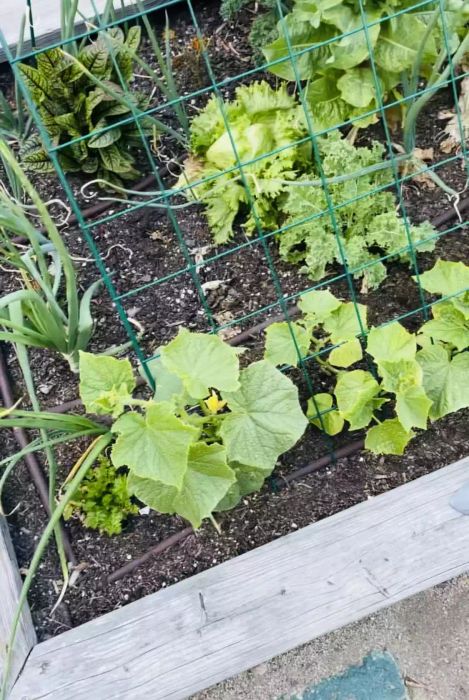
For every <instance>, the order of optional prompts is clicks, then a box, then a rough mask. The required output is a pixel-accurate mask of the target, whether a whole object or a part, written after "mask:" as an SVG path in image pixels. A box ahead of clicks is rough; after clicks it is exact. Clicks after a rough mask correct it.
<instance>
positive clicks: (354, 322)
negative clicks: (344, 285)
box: [324, 301, 367, 345]
mask: <svg viewBox="0 0 469 700" xmlns="http://www.w3.org/2000/svg"><path fill="white" fill-rule="evenodd" d="M366 316H367V308H366V306H364V305H363V304H355V303H354V302H353V301H349V302H347V303H345V304H341V305H340V306H339V307H338V308H337V309H335V310H334V311H332V312H331V313H330V314H329V316H328V317H327V318H326V319H325V321H324V330H325V331H326V333H329V335H330V338H331V342H332V343H334V345H335V344H337V343H342V342H343V341H344V340H351V339H352V338H354V337H355V336H357V335H358V334H359V333H361V331H362V328H363V330H366Z"/></svg>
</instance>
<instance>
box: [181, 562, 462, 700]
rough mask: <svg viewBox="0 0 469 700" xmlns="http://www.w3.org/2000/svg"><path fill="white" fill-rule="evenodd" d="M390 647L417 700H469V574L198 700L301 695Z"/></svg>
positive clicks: (256, 699) (260, 699)
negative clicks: (374, 652)
mask: <svg viewBox="0 0 469 700" xmlns="http://www.w3.org/2000/svg"><path fill="white" fill-rule="evenodd" d="M384 650H387V651H389V652H390V653H391V654H392V655H393V657H394V658H395V659H396V661H397V663H398V665H399V668H400V671H401V674H402V676H403V677H404V679H405V683H406V687H407V692H408V695H409V698H410V699H411V700H469V576H464V577H460V578H458V579H455V580H453V581H451V582H450V583H446V584H443V585H441V586H438V587H436V588H432V589H430V590H428V591H426V592H424V593H421V594H419V595H417V596H414V597H413V598H409V599H408V600H405V601H403V602H402V603H398V604H397V605H394V606H392V607H391V608H388V609H386V610H383V611H381V612H379V613H376V614H375V615H372V616H370V617H368V618H365V619H364V620H362V621H361V622H358V623H355V624H353V625H350V626H348V627H345V628H343V629H342V630H338V631H337V632H333V633H332V634H329V635H326V636H325V637H322V638H320V639H316V640H314V641H313V642H311V643H309V644H305V645H304V646H302V647H299V648H298V649H295V650H293V651H290V652H288V653H287V654H284V655H282V656H279V657H277V658H275V659H273V660H272V661H270V662H268V663H265V664H262V665H261V666H257V667H256V668H254V669H252V670H251V671H248V672H246V673H243V674H241V675H240V676H237V677H236V678H234V679H232V680H230V681H227V682H225V683H222V684H220V685H218V686H216V687H214V688H212V689H211V690H207V691H204V692H203V693H198V694H197V695H195V696H193V700H270V699H272V700H274V699H275V698H279V697H283V698H285V697H287V698H289V697H290V696H292V695H299V696H300V697H301V695H302V694H303V693H304V691H305V688H307V687H309V686H311V685H314V684H316V683H318V682H319V681H321V680H323V679H325V678H329V677H330V676H334V675H337V674H340V673H343V672H344V671H345V670H346V669H347V668H348V667H349V666H351V665H356V664H360V663H361V662H362V660H363V659H364V657H366V656H367V655H368V654H369V653H370V652H371V651H384ZM337 700H342V699H341V698H338V699H337ZM376 700H380V699H379V698H376Z"/></svg>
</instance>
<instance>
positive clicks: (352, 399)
mask: <svg viewBox="0 0 469 700" xmlns="http://www.w3.org/2000/svg"><path fill="white" fill-rule="evenodd" d="M419 280H420V283H421V285H422V287H423V288H424V289H425V290H427V291H428V292H430V293H432V294H437V295H441V296H445V297H448V298H447V299H446V298H445V299H444V300H443V301H439V302H437V303H435V304H434V305H433V306H432V314H433V319H432V320H430V321H427V322H426V323H424V324H423V325H422V326H421V328H420V330H419V332H418V333H410V332H409V331H407V330H406V329H405V328H404V327H403V326H402V325H401V324H400V323H398V322H394V323H391V324H388V325H385V326H381V327H378V328H371V330H370V331H369V332H368V334H367V336H366V343H365V340H363V345H364V347H366V353H367V355H368V356H369V358H371V360H372V361H373V363H374V369H373V372H371V371H369V370H365V369H362V368H358V369H350V371H345V369H346V368H347V369H348V368H350V367H352V366H353V365H355V364H356V363H357V362H359V361H360V360H362V359H363V350H362V347H361V343H360V342H359V340H358V338H357V337H356V336H358V335H362V336H364V331H366V308H365V307H362V306H360V305H358V309H357V311H358V313H359V314H360V317H361V323H359V322H358V318H357V314H356V312H355V309H354V308H353V305H352V304H350V303H343V302H341V301H339V300H338V299H336V298H335V297H334V296H333V295H332V294H331V293H330V292H328V291H326V290H324V291H312V292H309V293H307V294H305V295H304V296H303V298H302V300H301V303H300V308H301V310H302V311H303V314H304V316H303V318H302V319H301V320H300V321H298V322H295V323H294V324H290V327H289V326H288V324H287V323H282V324H272V326H270V327H269V328H268V329H267V342H266V353H265V357H266V359H267V360H268V361H270V362H272V363H273V364H276V365H279V364H286V363H289V364H296V363H297V362H298V353H297V350H296V348H295V345H294V344H293V342H292V335H291V334H292V333H293V334H294V336H295V339H296V345H297V347H298V349H299V350H300V352H301V354H302V355H303V356H305V355H307V354H308V352H309V351H310V348H311V347H312V350H314V351H316V352H317V351H321V350H323V352H322V353H321V357H320V358H319V361H320V364H322V365H323V367H324V369H325V370H326V371H328V372H333V373H334V374H336V375H337V380H336V383H335V388H334V390H333V392H331V393H327V392H322V393H319V394H315V395H314V396H313V397H312V398H311V399H310V400H309V402H308V412H307V414H308V417H309V419H310V421H311V423H312V424H313V425H315V426H317V427H318V428H320V429H322V430H324V431H325V432H326V433H328V434H329V435H335V434H337V433H339V432H341V431H342V429H343V428H344V425H345V424H346V423H347V424H348V429H349V430H360V429H366V428H367V434H366V440H365V447H366V448H367V449H369V450H371V451H372V452H375V453H377V454H402V453H403V451H404V449H405V447H406V446H407V444H408V443H409V441H410V440H411V439H412V438H413V437H414V435H415V432H414V429H416V428H418V429H423V430H424V429H426V428H427V425H428V420H432V421H434V420H437V419H438V418H442V417H443V416H446V415H448V414H449V413H453V412H455V411H458V410H460V409H462V408H466V407H468V406H469V394H468V392H467V386H468V384H469V291H468V290H469V267H468V266H466V265H464V263H462V262H458V263H454V262H448V261H444V260H438V261H437V263H436V264H435V266H434V267H433V268H432V269H431V270H429V271H428V272H425V273H424V274H422V275H421V276H420V278H419ZM287 334H288V336H289V337H288V338H287ZM328 347H330V348H331V351H330V352H327V348H328ZM326 355H327V360H324V359H323V358H324V357H326ZM384 406H385V408H384V411H385V412H386V413H387V414H390V413H391V414H392V416H391V417H386V418H385V419H383V418H382V416H381V409H382V408H383V407H384ZM370 426H371V427H370Z"/></svg>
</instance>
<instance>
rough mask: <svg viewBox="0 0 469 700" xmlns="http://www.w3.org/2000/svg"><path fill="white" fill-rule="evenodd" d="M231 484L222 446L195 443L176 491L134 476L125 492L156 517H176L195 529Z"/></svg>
mask: <svg viewBox="0 0 469 700" xmlns="http://www.w3.org/2000/svg"><path fill="white" fill-rule="evenodd" d="M235 481H236V477H235V473H234V471H233V470H232V469H231V468H230V467H229V466H228V465H227V462H226V450H225V448H224V447H223V445H218V444H213V445H206V444H205V443H204V442H196V443H194V444H192V445H191V446H190V449H189V459H188V466H187V471H186V473H185V475H184V480H183V482H182V485H181V488H180V489H177V488H175V487H174V486H169V485H167V484H163V483H161V482H160V481H156V480H155V479H144V478H141V477H139V476H136V474H135V473H134V472H130V474H129V478H128V488H129V491H130V492H131V493H133V494H134V495H135V496H137V498H139V499H140V500H141V501H143V503H146V504H147V505H149V506H150V508H153V509H154V510H156V511H158V512H159V513H176V514H177V515H180V516H181V517H183V518H186V520H188V521H189V522H190V523H191V525H192V526H193V527H194V528H198V527H200V525H201V523H202V520H203V519H204V518H208V517H209V516H210V515H211V514H212V512H213V511H214V510H215V509H216V507H217V504H218V503H219V502H220V501H221V500H222V498H223V497H224V496H225V494H226V493H227V491H228V490H229V489H230V487H231V486H232V485H233V484H234V483H235Z"/></svg>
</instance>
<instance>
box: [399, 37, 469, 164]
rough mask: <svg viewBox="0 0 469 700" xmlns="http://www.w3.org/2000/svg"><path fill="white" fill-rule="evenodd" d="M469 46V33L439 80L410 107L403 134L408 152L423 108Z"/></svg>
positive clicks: (412, 144) (412, 143)
mask: <svg viewBox="0 0 469 700" xmlns="http://www.w3.org/2000/svg"><path fill="white" fill-rule="evenodd" d="M468 48H469V33H468V34H466V36H465V37H464V39H463V40H462V41H461V43H460V44H459V46H458V49H457V50H456V52H455V53H454V54H453V56H452V59H451V60H450V62H449V63H448V65H447V66H446V68H445V69H444V71H443V72H442V73H440V75H439V79H437V82H435V83H433V84H432V85H431V89H430V90H427V92H425V93H424V94H423V95H420V97H419V98H418V99H417V100H415V102H413V104H412V105H411V106H410V107H409V110H408V112H407V117H406V120H405V125H404V136H403V140H404V149H405V151H406V153H407V154H411V153H412V151H413V150H414V147H415V125H416V122H417V118H418V116H419V114H420V112H421V111H422V110H423V108H424V107H425V106H426V104H427V103H428V102H429V100H430V99H431V98H432V97H433V95H434V94H435V92H438V90H439V89H440V88H441V87H442V85H443V83H445V82H446V80H447V78H448V76H449V74H450V72H451V64H452V65H453V66H457V65H458V63H459V62H460V61H461V60H462V59H463V57H464V54H465V53H466V51H467V50H468ZM429 82H432V78H430V81H429Z"/></svg>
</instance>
